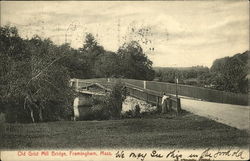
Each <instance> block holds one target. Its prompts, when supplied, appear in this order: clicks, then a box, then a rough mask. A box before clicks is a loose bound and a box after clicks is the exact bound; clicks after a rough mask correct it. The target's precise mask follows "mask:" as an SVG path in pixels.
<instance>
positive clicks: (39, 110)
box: [0, 26, 73, 122]
mask: <svg viewBox="0 0 250 161" xmlns="http://www.w3.org/2000/svg"><path fill="white" fill-rule="evenodd" d="M0 42H1V50H0V56H1V69H0V70H1V72H0V73H1V77H0V79H1V86H0V91H1V97H0V100H1V104H3V105H5V106H4V108H5V111H7V112H11V111H12V112H13V115H15V114H14V113H17V114H19V113H20V115H21V112H20V111H22V110H23V111H26V112H28V113H29V114H30V115H29V116H30V117H29V118H30V119H31V120H32V122H37V121H44V114H43V112H45V111H46V110H48V109H49V107H50V106H56V105H58V106H60V108H59V111H60V110H61V108H69V107H70V104H71V101H72V98H73V91H72V90H71V89H70V87H69V79H70V77H69V75H68V73H67V70H66V69H65V68H64V67H63V66H62V64H61V62H60V60H61V58H62V57H64V56H65V53H64V52H63V47H58V46H56V45H54V44H53V42H52V41H50V40H49V39H44V40H42V39H41V38H40V37H39V36H35V37H33V38H32V39H30V40H23V39H22V38H20V37H19V35H18V32H17V29H16V28H15V27H10V26H5V27H1V35H0ZM10 104H15V108H13V110H11V111H10V109H9V107H8V109H7V110H6V108H7V106H6V105H10ZM64 111H65V110H64ZM66 111H70V110H66ZM54 114H55V113H54ZM7 116H8V115H7ZM46 116H47V115H46ZM58 117H62V118H63V117H64V115H60V113H59V114H58ZM47 119H48V120H50V118H47ZM17 120H18V119H16V120H15V121H17Z"/></svg>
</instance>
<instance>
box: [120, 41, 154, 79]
mask: <svg viewBox="0 0 250 161" xmlns="http://www.w3.org/2000/svg"><path fill="white" fill-rule="evenodd" d="M118 55H119V59H120V65H121V69H120V70H121V71H120V73H122V74H123V76H124V77H125V78H133V79H145V80H152V79H153V78H154V70H153V69H152V64H153V63H152V61H151V60H149V59H148V57H147V56H146V55H145V54H144V52H143V49H142V48H141V46H140V44H139V43H138V42H136V41H131V42H129V43H125V44H123V45H122V46H121V47H120V48H119V49H118Z"/></svg>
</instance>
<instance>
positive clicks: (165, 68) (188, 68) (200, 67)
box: [153, 65, 208, 72]
mask: <svg viewBox="0 0 250 161" xmlns="http://www.w3.org/2000/svg"><path fill="white" fill-rule="evenodd" d="M204 68H208V67H206V66H199V65H198V66H192V67H153V69H154V70H155V71H156V72H159V71H167V70H179V71H189V70H192V69H193V70H195V69H196V70H197V69H204Z"/></svg>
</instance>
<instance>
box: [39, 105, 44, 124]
mask: <svg viewBox="0 0 250 161" xmlns="http://www.w3.org/2000/svg"><path fill="white" fill-rule="evenodd" d="M39 120H40V121H41V122H43V111H42V108H39Z"/></svg>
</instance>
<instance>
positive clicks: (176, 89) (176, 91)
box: [175, 77, 178, 98]
mask: <svg viewBox="0 0 250 161" xmlns="http://www.w3.org/2000/svg"><path fill="white" fill-rule="evenodd" d="M175 84H176V86H175V87H176V88H175V93H176V98H178V78H177V77H176V78H175Z"/></svg>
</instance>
